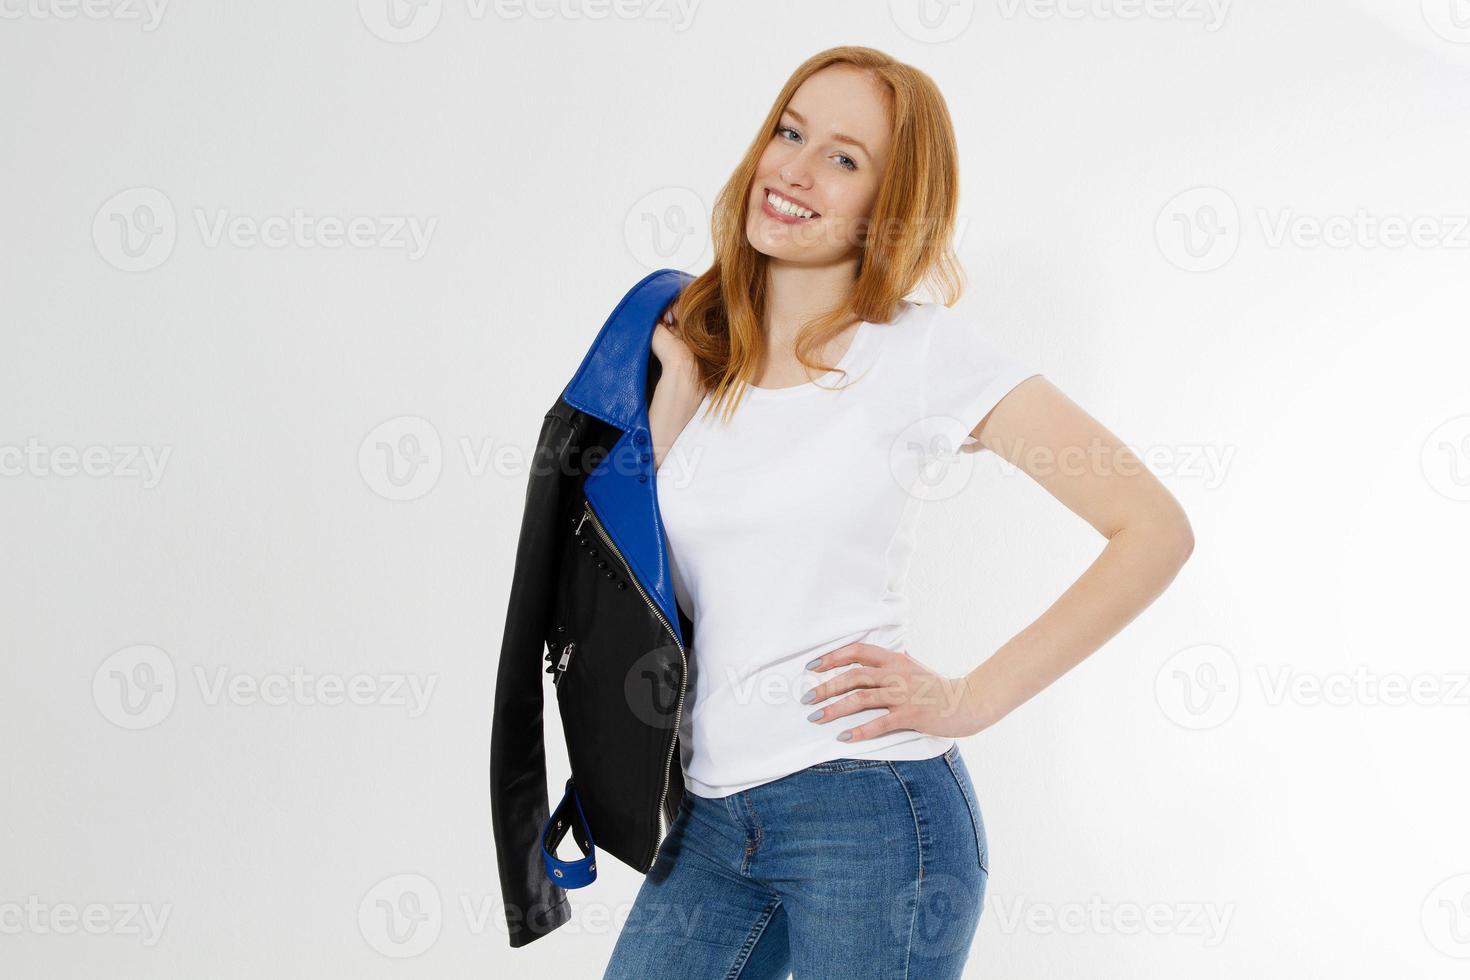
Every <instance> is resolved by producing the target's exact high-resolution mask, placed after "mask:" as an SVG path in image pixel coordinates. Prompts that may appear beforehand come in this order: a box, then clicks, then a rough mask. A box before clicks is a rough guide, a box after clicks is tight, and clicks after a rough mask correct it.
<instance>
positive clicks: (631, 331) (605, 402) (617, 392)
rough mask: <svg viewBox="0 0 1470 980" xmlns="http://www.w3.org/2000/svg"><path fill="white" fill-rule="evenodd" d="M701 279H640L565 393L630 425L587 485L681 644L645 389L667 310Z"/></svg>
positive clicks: (662, 275) (671, 272) (677, 274)
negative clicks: (655, 340)
mask: <svg viewBox="0 0 1470 980" xmlns="http://www.w3.org/2000/svg"><path fill="white" fill-rule="evenodd" d="M693 279H694V277H693V276H692V275H690V274H689V273H687V272H681V271H679V270H677V269H660V270H659V271H657V272H654V273H650V274H649V275H647V276H645V277H643V278H642V279H641V280H639V281H638V283H637V284H635V285H634V286H633V288H632V289H630V290H628V292H627V294H626V295H625V296H624V297H623V298H622V300H621V301H620V302H619V303H618V305H617V306H616V307H615V308H614V309H613V311H612V315H611V316H609V317H608V319H607V322H606V323H604V324H603V325H602V329H601V330H600V331H598V334H597V337H596V339H595V340H593V342H592V347H591V349H590V350H588V352H587V355H586V356H585V357H584V358H583V359H582V364H581V366H580V367H578V368H577V373H576V374H575V375H573V376H572V380H571V381H570V382H569V383H568V384H567V386H566V388H565V389H564V390H563V391H562V396H561V397H562V399H563V400H565V401H566V402H567V404H569V405H571V406H572V407H573V408H576V409H577V410H579V411H582V412H586V413H587V414H588V415H591V416H594V417H595V418H599V419H601V420H602V421H604V422H606V423H608V424H609V425H613V426H616V427H617V428H619V429H621V430H623V434H622V436H620V437H619V438H618V440H617V441H616V442H615V443H613V446H612V448H611V450H610V451H609V452H608V454H607V456H605V457H604V458H603V459H602V460H601V461H600V462H599V463H598V464H597V467H596V468H595V469H594V470H593V471H592V472H591V473H589V474H588V475H587V479H586V481H585V483H584V484H583V489H584V492H585V493H586V495H587V500H588V501H589V502H590V503H591V504H592V509H593V511H595V512H596V514H597V519H598V520H599V521H601V523H602V527H603V530H605V531H606V532H607V533H608V536H609V537H610V538H612V540H613V543H614V544H615V545H617V547H618V550H619V551H620V552H622V554H623V557H624V558H625V559H626V560H627V562H628V565H629V567H630V568H631V569H632V572H633V574H634V575H635V576H636V577H637V578H638V581H639V583H640V584H641V585H642V586H643V590H644V591H645V592H647V593H648V597H649V598H650V599H652V600H653V602H654V603H655V604H656V605H657V606H658V607H659V610H660V611H661V612H662V613H663V615H664V618H665V619H667V620H668V623H669V625H670V627H671V628H672V629H673V631H674V635H675V636H677V637H678V638H679V642H680V643H681V644H682V643H683V642H684V637H683V635H682V630H681V629H680V626H679V614H678V607H677V605H676V603H675V598H674V586H673V582H672V580H671V579H670V577H669V571H668V543H667V538H666V536H665V534H664V529H663V521H662V520H661V518H660V517H659V512H658V494H657V491H656V486H655V483H654V465H653V446H652V440H651V438H650V436H649V429H648V405H647V403H646V402H645V401H644V393H645V392H646V391H647V386H648V360H649V357H650V356H651V354H652V341H653V330H654V327H655V325H656V324H657V322H658V318H659V315H660V314H661V313H663V311H664V308H665V307H667V306H668V304H669V303H670V302H672V301H673V299H674V298H675V297H676V296H678V295H679V293H680V292H682V291H683V289H684V287H685V286H687V285H688V284H689V283H690V282H692V281H693Z"/></svg>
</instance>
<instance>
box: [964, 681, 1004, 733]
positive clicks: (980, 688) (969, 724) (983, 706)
mask: <svg viewBox="0 0 1470 980" xmlns="http://www.w3.org/2000/svg"><path fill="white" fill-rule="evenodd" d="M981 667H984V664H981V665H980V667H976V668H975V669H974V670H972V671H970V672H969V673H968V674H966V675H965V676H964V677H963V678H962V682H963V690H962V693H961V696H960V710H961V712H962V714H963V716H964V718H965V727H966V729H968V734H970V735H978V734H979V733H980V732H983V731H985V729H987V728H989V727H990V726H991V725H994V724H995V723H996V722H998V721H1000V719H1001V717H1002V716H1003V714H1004V712H1002V711H1000V710H999V706H998V705H997V704H996V702H995V698H994V694H995V690H994V687H993V686H992V685H989V684H987V682H986V679H985V678H984V677H983V676H982V675H981V673H980V671H981Z"/></svg>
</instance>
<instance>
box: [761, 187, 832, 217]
mask: <svg viewBox="0 0 1470 980" xmlns="http://www.w3.org/2000/svg"><path fill="white" fill-rule="evenodd" d="M765 190H766V193H767V194H775V195H776V196H777V197H781V198H785V199H786V200H788V201H790V202H791V203H792V204H795V205H796V206H797V207H799V208H806V209H807V210H808V211H810V212H811V213H812V217H813V218H820V217H821V216H822V212H820V211H818V210H817V209H816V208H814V207H812V206H811V205H810V204H808V203H806V202H805V201H803V200H802V199H801V198H799V197H792V196H791V195H790V194H785V193H782V192H781V191H778V190H776V189H775V188H774V187H767V188H766V189H765Z"/></svg>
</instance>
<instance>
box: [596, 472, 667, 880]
mask: <svg viewBox="0 0 1470 980" xmlns="http://www.w3.org/2000/svg"><path fill="white" fill-rule="evenodd" d="M583 504H584V506H585V507H586V511H585V512H584V513H583V514H582V520H583V521H585V520H586V519H587V518H589V517H590V518H592V527H593V528H594V529H596V531H597V536H598V537H599V538H601V539H602V541H603V543H604V544H606V545H607V547H608V549H609V550H610V551H611V552H612V553H613V554H614V555H616V556H617V558H618V561H620V562H622V564H623V569H624V571H626V572H627V575H628V581H630V582H632V583H633V588H635V589H637V590H638V594H639V595H641V596H642V597H643V601H644V602H645V603H647V604H648V608H649V609H650V610H651V611H652V612H653V614H654V615H655V616H657V617H658V621H659V622H660V623H662V624H663V627H664V629H666V630H668V632H669V637H670V638H671V639H672V640H673V641H674V646H676V647H678V649H679V663H680V665H681V667H682V668H683V669H682V670H681V671H680V672H679V700H678V701H677V702H676V703H675V705H674V731H673V734H671V735H670V736H669V750H668V756H667V758H666V759H665V761H664V785H663V790H662V791H661V792H660V793H659V797H658V806H657V808H656V809H655V810H654V812H653V826H654V829H655V832H656V833H657V834H658V840H657V841H656V842H655V843H654V846H653V853H654V854H655V855H656V854H658V849H659V847H660V846H661V845H662V844H663V842H664V831H663V820H662V815H663V808H664V801H665V800H667V799H668V796H669V777H670V775H672V773H673V768H674V740H675V738H676V737H677V736H678V734H679V720H680V718H681V717H682V715H683V711H684V686H685V678H686V677H688V676H689V660H688V658H687V657H686V656H685V654H684V644H683V643H681V642H680V641H679V634H677V633H675V632H674V627H673V626H671V625H669V621H668V619H667V618H665V616H664V614H663V612H662V611H661V610H660V609H659V608H658V606H656V605H654V602H653V600H652V599H650V598H649V597H648V593H647V592H645V591H643V585H642V584H641V583H640V582H639V581H638V576H636V575H634V574H633V570H632V568H631V567H629V565H628V560H627V559H626V558H624V557H623V553H622V552H621V551H619V550H618V546H617V545H615V544H613V540H612V538H610V537H608V534H607V531H606V530H605V529H604V528H603V526H602V521H601V520H599V519H598V517H597V514H596V513H595V512H594V511H593V510H592V502H591V501H590V500H584V501H583ZM577 527H578V529H580V528H581V527H582V524H581V522H580V521H579V522H578V523H577Z"/></svg>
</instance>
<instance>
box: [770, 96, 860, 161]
mask: <svg viewBox="0 0 1470 980" xmlns="http://www.w3.org/2000/svg"><path fill="white" fill-rule="evenodd" d="M786 112H787V114H788V115H790V116H792V117H793V118H795V119H796V121H797V122H799V123H801V124H802V125H803V126H805V125H806V124H807V123H806V117H805V116H803V115H802V114H801V113H799V112H797V111H796V110H795V109H793V108H791V107H790V106H787V107H786ZM830 138H831V139H833V140H836V141H837V142H838V143H848V144H850V145H852V146H855V147H857V148H858V149H860V150H862V151H863V152H864V153H866V154H867V155H868V156H870V157H871V156H872V155H873V152H872V151H871V150H869V149H868V148H867V146H865V145H864V144H863V141H862V140H860V139H854V138H853V137H851V136H847V135H845V134H843V133H833V134H831V137H830Z"/></svg>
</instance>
